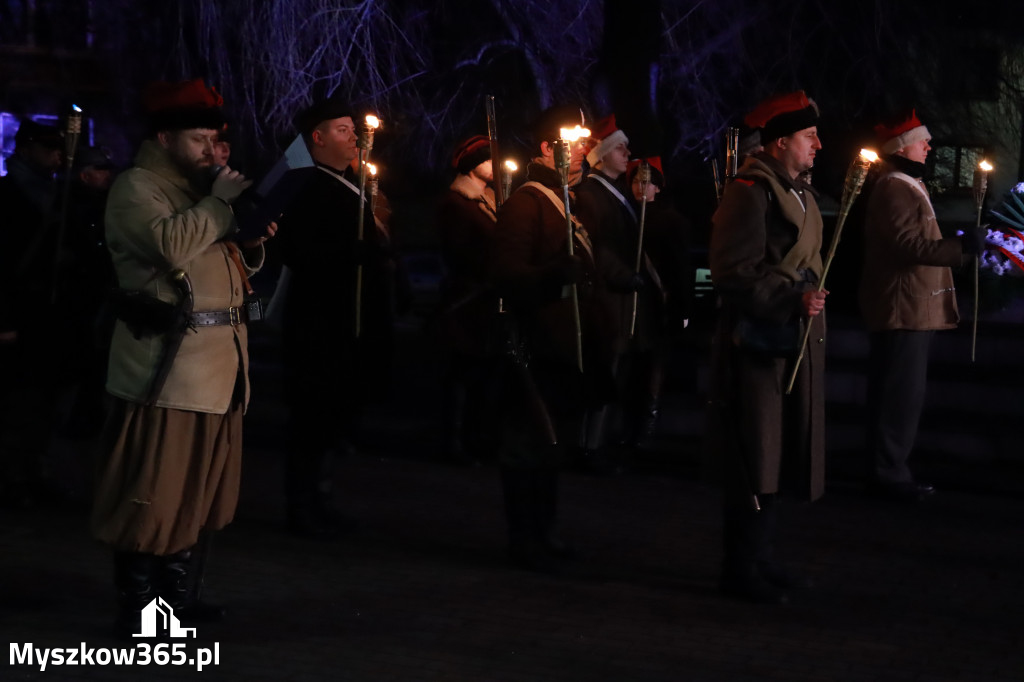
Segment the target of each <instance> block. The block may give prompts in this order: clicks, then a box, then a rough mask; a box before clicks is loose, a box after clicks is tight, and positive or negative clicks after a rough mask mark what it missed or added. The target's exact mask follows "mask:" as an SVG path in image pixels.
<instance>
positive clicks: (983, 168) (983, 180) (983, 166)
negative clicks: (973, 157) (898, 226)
mask: <svg viewBox="0 0 1024 682" xmlns="http://www.w3.org/2000/svg"><path fill="white" fill-rule="evenodd" d="M991 172H992V164H991V163H989V162H988V161H985V160H982V162H981V163H979V164H978V167H977V168H975V169H974V203H975V205H976V206H977V208H978V212H977V217H976V218H975V221H974V229H975V231H977V230H980V229H981V207H982V205H983V204H984V203H985V192H987V191H988V174H989V173H991ZM980 261H981V254H980V253H977V254H975V255H974V321H973V322H972V323H971V362H974V351H975V348H976V346H977V342H978V267H979V263H980Z"/></svg>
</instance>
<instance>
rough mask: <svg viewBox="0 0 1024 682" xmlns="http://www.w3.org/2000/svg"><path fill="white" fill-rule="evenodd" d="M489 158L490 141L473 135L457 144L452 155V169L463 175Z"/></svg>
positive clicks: (481, 136)
mask: <svg viewBox="0 0 1024 682" xmlns="http://www.w3.org/2000/svg"><path fill="white" fill-rule="evenodd" d="M490 158H491V141H490V140H489V139H488V138H486V137H484V136H483V135H474V136H473V137H470V138H468V139H465V140H463V141H462V142H460V143H459V146H458V147H456V148H455V152H454V153H453V154H452V168H454V169H455V170H457V171H458V172H459V173H462V174H463V175H468V174H469V172H470V171H471V170H473V169H474V168H476V167H477V166H479V165H480V164H481V163H483V162H484V161H487V160H488V159H490Z"/></svg>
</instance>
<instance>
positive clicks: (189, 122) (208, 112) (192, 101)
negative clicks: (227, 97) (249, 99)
mask: <svg viewBox="0 0 1024 682" xmlns="http://www.w3.org/2000/svg"><path fill="white" fill-rule="evenodd" d="M223 104H224V98H223V97H221V96H220V93H218V92H217V90H216V89H214V88H212V87H209V88H208V87H206V84H205V83H204V82H203V79H202V78H195V79H193V80H189V81H181V82H179V83H168V82H166V81H158V82H155V83H150V84H149V85H148V86H146V89H145V90H144V91H143V93H142V106H143V109H145V111H146V116H147V118H148V120H149V130H150V133H152V134H156V133H158V132H161V131H165V130H166V131H170V130H188V129H190V128H205V129H208V130H221V129H222V128H223V127H224V125H225V123H226V120H225V118H224V112H223V111H221V106H223Z"/></svg>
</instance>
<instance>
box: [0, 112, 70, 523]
mask: <svg viewBox="0 0 1024 682" xmlns="http://www.w3.org/2000/svg"><path fill="white" fill-rule="evenodd" d="M14 144H15V146H14V155H13V156H11V158H10V159H8V160H7V171H8V172H7V175H6V176H4V177H2V178H0V470H2V476H0V504H3V505H5V506H16V507H22V506H27V505H30V504H31V503H32V502H33V500H34V499H36V498H37V497H40V496H42V495H44V494H45V493H44V490H43V489H44V488H46V487H48V484H45V483H44V481H45V479H47V478H48V472H47V471H46V469H47V466H46V464H45V455H46V452H47V450H48V446H49V442H50V433H51V430H52V425H51V419H52V415H53V406H54V385H55V382H56V379H57V363H56V362H55V361H54V360H55V358H59V357H61V355H60V354H59V352H58V351H59V349H58V348H57V346H56V343H57V336H56V335H55V334H54V333H53V332H54V316H53V315H51V312H52V303H51V298H52V294H53V286H54V282H53V275H54V265H55V263H54V258H55V256H56V254H55V250H56V244H57V229H58V226H59V221H60V216H59V211H58V207H57V182H56V173H57V172H58V171H59V170H60V168H61V164H62V163H63V158H64V154H63V149H64V137H63V135H62V134H61V131H60V130H59V129H58V128H56V127H54V126H49V125H43V124H40V123H36V122H35V121H32V120H29V119H25V120H23V121H21V123H20V125H19V126H18V131H17V133H16V134H15V137H14Z"/></svg>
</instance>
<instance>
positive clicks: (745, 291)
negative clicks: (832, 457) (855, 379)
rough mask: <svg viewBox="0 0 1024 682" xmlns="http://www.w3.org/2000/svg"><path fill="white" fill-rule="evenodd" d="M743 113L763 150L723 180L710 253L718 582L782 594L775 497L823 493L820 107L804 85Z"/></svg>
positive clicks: (785, 578) (786, 583) (747, 595)
mask: <svg viewBox="0 0 1024 682" xmlns="http://www.w3.org/2000/svg"><path fill="white" fill-rule="evenodd" d="M746 120H747V125H749V126H750V127H752V128H758V129H760V131H761V139H762V142H763V144H764V149H763V151H761V152H758V153H756V154H754V155H752V156H750V157H748V158H747V160H746V161H745V162H744V164H743V167H742V168H741V169H740V171H739V173H738V175H737V177H736V180H734V181H733V182H732V183H730V184H729V186H728V187H727V188H726V191H725V196H724V197H723V198H722V204H721V206H720V207H719V209H718V211H717V212H716V213H715V215H714V218H713V224H714V226H713V230H712V233H711V248H710V252H709V261H710V265H711V277H712V281H713V282H714V284H715V288H716V290H717V291H718V293H719V295H720V296H721V301H722V308H721V314H720V317H719V325H718V330H717V335H716V341H715V363H714V364H715V368H714V371H715V378H714V387H713V395H712V405H713V406H714V409H713V412H712V418H713V419H714V420H715V421H714V422H713V427H712V429H711V434H710V436H711V438H712V440H713V442H714V444H715V445H716V446H717V447H716V448H715V450H716V452H715V454H716V455H717V458H718V464H719V465H720V467H721V469H722V475H723V489H724V492H725V495H724V508H723V512H724V515H723V541H724V542H723V544H724V550H725V557H724V561H723V564H722V575H721V583H720V589H721V591H722V592H723V593H725V594H727V595H729V596H733V597H737V598H739V599H743V600H747V601H754V602H766V603H779V602H783V601H786V599H787V594H786V590H787V589H792V588H798V587H805V586H807V581H806V579H805V578H803V577H802V576H799V575H798V574H796V573H794V572H792V571H789V570H787V569H785V568H784V567H783V566H782V565H781V564H779V563H777V562H776V561H775V560H774V558H773V556H772V551H771V550H772V541H773V537H774V534H775V517H776V503H775V498H776V496H777V495H778V493H780V492H782V491H786V492H790V493H792V494H794V495H795V496H797V497H800V498H803V499H811V500H813V499H816V498H818V497H820V496H821V495H822V493H823V492H824V463H825V462H824V459H825V452H824V440H825V439H824V426H825V424H824V390H823V389H824V364H825V346H824V340H825V339H824V337H825V330H824V321H823V317H824V316H823V315H821V312H822V310H823V309H824V305H825V294H826V292H819V291H818V290H817V286H816V285H817V282H818V278H819V277H820V276H821V268H822V261H821V241H822V236H821V230H822V221H821V213H820V212H819V211H818V206H817V203H816V202H815V199H814V194H813V191H812V190H811V188H810V187H809V186H808V185H806V184H805V183H804V182H803V181H802V180H801V179H800V175H801V173H803V172H805V171H807V170H810V169H811V168H812V167H813V165H814V157H815V155H816V153H817V151H818V150H819V149H821V143H820V142H819V140H818V129H817V121H818V109H817V106H816V105H815V104H814V103H813V102H812V101H811V100H809V99H808V98H807V96H806V95H805V94H804V93H803V91H798V92H794V93H790V94H787V95H780V96H777V97H773V98H770V99H768V100H766V101H764V102H762V103H761V104H759V105H758V106H757V108H756V109H755V110H754V111H753V112H751V113H750V115H749V116H747V119H746ZM801 323H803V324H810V325H811V335H810V340H809V344H808V349H807V355H806V357H805V358H804V360H803V362H802V363H801V365H800V371H799V373H798V374H797V377H796V384H795V386H794V389H793V392H792V394H791V395H785V394H784V391H785V387H786V383H787V378H788V375H789V373H790V371H791V369H792V366H793V358H794V357H795V355H796V353H797V351H798V349H799V344H800V341H801V338H802V333H801Z"/></svg>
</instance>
